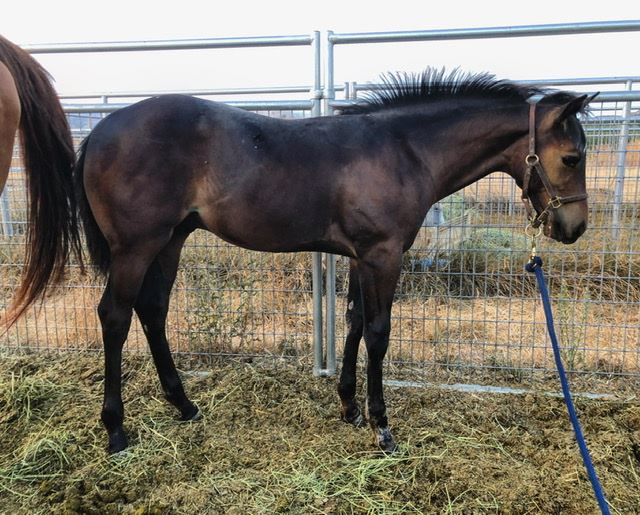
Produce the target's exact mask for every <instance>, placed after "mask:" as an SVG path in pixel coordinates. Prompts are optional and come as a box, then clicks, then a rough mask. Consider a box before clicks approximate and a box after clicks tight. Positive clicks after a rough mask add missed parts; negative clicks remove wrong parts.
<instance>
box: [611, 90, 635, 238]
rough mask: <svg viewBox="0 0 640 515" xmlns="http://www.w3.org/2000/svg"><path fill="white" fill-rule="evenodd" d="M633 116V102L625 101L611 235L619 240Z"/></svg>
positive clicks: (619, 139)
mask: <svg viewBox="0 0 640 515" xmlns="http://www.w3.org/2000/svg"><path fill="white" fill-rule="evenodd" d="M625 89H626V90H627V91H631V90H632V89H633V82H632V81H627V83H626V88H625ZM630 116H631V102H625V104H624V106H623V108H622V127H621V128H620V135H619V136H618V162H617V165H616V179H615V188H614V192H613V220H612V232H611V236H612V237H613V238H614V239H615V240H617V239H618V236H619V234H620V212H621V207H622V200H623V197H624V175H625V168H626V162H627V144H628V142H629V117H630Z"/></svg>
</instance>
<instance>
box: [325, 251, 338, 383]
mask: <svg viewBox="0 0 640 515" xmlns="http://www.w3.org/2000/svg"><path fill="white" fill-rule="evenodd" d="M326 264H327V267H326V273H327V277H326V287H327V299H326V315H327V319H326V326H325V327H326V330H327V364H326V369H325V375H327V376H333V375H335V373H336V256H335V255H334V254H326Z"/></svg>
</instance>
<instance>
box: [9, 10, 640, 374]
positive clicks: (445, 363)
mask: <svg viewBox="0 0 640 515" xmlns="http://www.w3.org/2000/svg"><path fill="white" fill-rule="evenodd" d="M623 30H624V31H629V30H635V31H637V30H640V22H637V21H635V22H606V23H588V24H575V25H574V24H566V25H553V26H549V25H544V26H527V27H505V28H490V29H459V30H450V31H423V32H410V33H406V32H403V33H376V34H334V33H331V32H329V33H328V34H327V35H326V38H325V44H324V56H321V46H322V45H321V38H320V34H319V33H318V32H315V33H313V34H311V35H309V36H281V37H271V38H231V39H211V40H189V41H188V42H180V41H174V42H144V43H118V44H109V45H101V44H87V45H50V46H32V47H27V49H28V50H30V51H32V52H34V53H45V52H96V51H100V52H107V51H118V52H123V51H134V50H135V51H140V50H149V51H151V50H167V49H172V50H180V49H184V48H189V49H195V48H220V49H223V48H232V47H247V46H252V47H253V46H256V47H260V46H268V47H271V46H275V47H278V46H291V45H303V46H308V47H309V48H310V59H309V62H310V63H311V66H310V70H311V81H312V85H311V86H310V87H306V86H294V87H289V86H285V87H282V88H271V89H267V88H253V89H248V88H245V89H240V90H239V89H233V90H200V91H190V92H188V93H190V94H194V95H198V96H204V97H214V98H215V97H219V96H222V95H224V96H231V97H233V98H236V99H237V98H241V97H244V98H247V97H248V98H251V97H252V96H253V97H255V96H257V95H264V94H271V95H273V96H274V97H275V96H280V98H282V96H283V95H290V94H294V93H296V94H305V92H308V98H307V99H306V100H277V99H276V100H261V101H255V100H249V101H246V100H236V101H234V102H231V103H233V104H234V105H236V106H239V107H243V108H245V109H250V110H253V111H258V112H262V113H265V114H268V115H271V116H281V117H304V116H318V115H331V114H332V113H333V109H335V108H336V107H340V106H342V105H344V104H345V103H348V102H353V101H354V100H355V99H357V98H358V95H359V94H360V92H361V91H363V90H367V89H371V88H376V87H380V86H379V85H375V84H374V85H372V84H358V83H354V82H348V83H346V84H343V85H335V84H334V79H333V77H334V66H335V56H334V50H335V48H334V47H335V46H336V45H344V44H373V43H384V42H403V43H406V44H410V42H413V41H434V40H457V39H478V38H489V37H492V38H507V37H509V38H512V37H523V36H546V35H560V34H565V35H571V34H576V33H599V32H616V31H623ZM321 57H324V58H323V59H321ZM323 62H324V81H323V80H322V75H323V74H322V73H321V68H322V64H323ZM537 82H538V83H539V84H540V85H546V86H562V87H566V88H568V89H570V88H588V89H597V88H600V87H602V86H603V85H605V84H615V85H618V86H619V87H616V89H617V90H616V91H610V92H606V93H603V94H601V96H600V97H599V98H598V101H597V102H596V103H594V104H593V105H592V110H593V113H592V115H591V116H590V117H588V118H586V119H585V120H583V122H584V125H585V129H586V132H587V137H588V146H589V164H588V190H589V194H590V197H591V203H590V206H591V207H590V209H591V213H590V215H591V224H590V229H589V231H588V233H587V234H586V235H585V236H584V237H583V238H582V239H581V240H579V242H578V243H576V244H575V245H573V246H571V247H563V246H561V245H559V244H555V243H551V242H545V243H544V246H543V253H544V256H545V258H546V259H545V260H546V268H547V269H548V271H549V276H550V285H551V289H552V292H553V295H554V301H555V305H556V309H557V311H558V313H557V318H558V322H559V333H560V336H561V339H562V340H563V343H564V346H565V360H566V361H567V364H568V368H569V369H571V370H574V371H585V372H595V373H601V374H607V375H611V374H613V375H617V374H634V375H636V374H638V373H640V354H639V352H640V351H639V349H640V309H639V308H640V243H639V242H638V238H637V237H636V233H637V230H638V228H639V227H638V226H639V220H640V211H639V209H640V205H639V204H640V191H639V190H640V165H639V161H640V110H639V106H640V91H638V90H637V89H634V88H637V85H638V84H639V83H640V77H635V76H629V77H616V78H582V79H573V78H572V79H567V80H562V81H554V82H551V81H537ZM154 93H156V92H147V95H152V94H154ZM137 96H142V95H140V94H139V93H132V92H118V93H110V94H104V93H97V94H95V95H93V94H92V95H87V96H86V97H83V98H78V97H76V98H74V99H70V98H63V102H64V103H65V104H66V110H67V113H68V116H69V119H70V122H71V124H72V127H73V128H74V135H75V136H76V138H77V141H78V142H79V141H80V139H81V138H82V137H83V136H84V135H86V134H87V133H88V131H89V130H90V129H91V127H93V126H94V125H95V123H96V122H97V121H99V120H100V119H101V117H102V116H104V114H105V113H108V112H110V111H113V110H115V109H118V108H120V107H121V106H122V105H125V104H124V103H121V101H122V99H127V100H128V101H131V100H133V99H135V98H134V97H137ZM337 96H340V97H342V98H340V99H338V98H337ZM72 101H73V102H75V103H72ZM78 101H80V102H81V103H80V104H78V103H77V102H78ZM114 101H115V102H114ZM518 197H519V195H518V194H517V192H516V190H515V186H514V184H513V181H512V180H511V179H510V178H508V177H507V176H505V175H500V174H494V175H492V176H490V177H488V178H486V179H483V180H482V181H480V182H478V183H476V184H474V185H473V186H470V187H468V188H466V189H465V190H463V191H461V192H458V193H456V194H454V195H452V196H451V197H449V198H447V199H444V200H443V201H442V202H441V203H440V204H439V205H438V206H437V209H438V213H437V216H432V217H430V219H429V220H427V221H426V223H425V226H424V227H423V228H422V229H421V231H420V234H419V235H418V238H417V239H416V242H415V244H414V246H413V247H412V249H410V251H409V252H408V253H407V254H406V257H405V260H404V264H403V275H402V278H401V280H400V284H399V286H398V292H397V296H396V303H395V305H394V312H393V322H392V327H393V328H392V334H391V345H390V350H389V359H388V362H389V364H390V365H391V366H394V367H398V368H402V369H405V370H409V371H410V374H411V375H412V377H414V376H415V375H416V374H422V373H425V372H429V373H432V372H433V371H438V370H444V371H451V370H456V371H464V372H465V373H476V372H481V371H483V370H486V369H491V370H498V371H502V372H505V373H507V374H512V375H514V374H515V375H522V374H523V373H526V372H528V371H539V370H546V369H548V368H550V367H551V366H552V362H551V355H550V351H549V348H548V345H547V340H546V334H545V331H544V324H543V319H542V313H541V310H540V308H539V307H538V305H537V301H536V297H535V291H534V285H533V282H532V280H531V279H530V278H528V277H525V275H524V274H523V273H522V266H523V263H524V261H525V256H526V249H527V246H526V241H525V238H524V236H523V234H522V226H523V221H524V219H525V216H524V214H523V212H522V208H521V206H520V203H519V200H518ZM0 206H1V208H2V233H3V237H2V242H1V244H2V245H1V248H2V261H1V262H0V273H1V274H2V277H3V284H5V288H4V292H5V294H4V295H3V300H4V301H6V299H8V298H9V295H10V292H11V291H13V290H14V289H15V285H16V282H17V274H18V272H19V269H20V268H21V259H22V254H21V245H22V242H23V236H22V235H23V234H24V229H25V223H26V222H25V221H24V220H26V216H25V205H24V190H23V188H22V177H21V169H20V156H18V155H16V161H15V171H14V172H13V173H12V174H11V178H10V181H9V183H8V187H7V190H6V192H5V194H3V197H2V202H1V203H0ZM346 275H347V266H346V260H345V259H344V258H340V257H338V258H336V257H335V256H327V255H325V256H322V255H320V254H318V253H314V254H312V255H311V256H309V255H308V254H283V255H270V254H260V253H255V252H250V251H246V250H242V249H238V248H235V247H231V246H229V245H227V244H226V243H224V242H221V241H220V240H219V239H217V238H216V237H214V236H212V235H209V234H206V233H200V232H198V233H196V234H194V235H193V236H192V237H191V238H190V240H189V242H188V244H187V246H186V248H185V252H184V254H183V259H182V265H181V268H180V271H179V276H178V280H177V282H176V288H175V289H174V293H173V296H172V304H171V313H170V315H169V320H168V333H169V339H170V341H172V344H173V346H174V349H175V350H176V351H178V352H183V353H189V354H207V355H209V354H227V355H241V356H247V357H248V356H265V355H271V356H277V357H283V356H284V357H295V358H302V359H309V360H311V359H312V360H313V363H314V373H315V374H317V375H331V374H333V373H335V369H336V356H339V355H340V353H341V352H340V351H341V342H342V340H343V337H344V335H345V328H344V324H343V321H342V313H343V312H344V309H345V299H346V281H347V277H346ZM53 293H54V294H53V295H52V296H50V297H49V298H48V299H47V300H46V301H45V302H44V304H43V306H42V307H41V308H40V309H38V308H36V309H34V310H32V311H31V312H30V313H29V314H28V316H27V317H26V318H25V319H24V320H23V321H21V322H20V323H19V324H18V325H17V326H16V327H15V328H14V329H12V330H11V331H10V332H9V333H7V334H6V335H5V336H3V340H2V345H3V346H5V347H8V348H17V349H65V350H75V349H93V348H100V347H101V344H100V343H99V342H100V337H99V332H98V327H99V324H98V323H97V320H96V317H95V314H94V313H95V305H96V304H97V299H98V298H99V295H100V293H101V285H100V284H99V282H98V281H96V280H94V279H92V278H90V277H81V276H79V273H78V270H77V269H76V268H73V267H72V269H71V272H70V277H69V278H68V280H67V282H66V284H65V285H64V286H62V287H61V288H58V290H57V291H56V292H53ZM127 345H128V349H130V350H142V349H144V348H145V343H144V336H143V334H142V331H141V330H140V329H139V327H137V326H136V327H134V328H133V330H132V333H131V336H130V338H129V341H128V344H127Z"/></svg>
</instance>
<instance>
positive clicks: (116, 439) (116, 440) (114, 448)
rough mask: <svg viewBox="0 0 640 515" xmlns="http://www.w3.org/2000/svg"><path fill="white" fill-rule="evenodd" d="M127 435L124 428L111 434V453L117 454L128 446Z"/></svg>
mask: <svg viewBox="0 0 640 515" xmlns="http://www.w3.org/2000/svg"><path fill="white" fill-rule="evenodd" d="M127 445H128V444H127V436H126V435H125V434H124V430H123V429H117V430H116V431H114V432H113V433H111V434H110V435H109V449H108V450H109V454H117V453H119V452H122V451H124V450H125V449H126V448H127Z"/></svg>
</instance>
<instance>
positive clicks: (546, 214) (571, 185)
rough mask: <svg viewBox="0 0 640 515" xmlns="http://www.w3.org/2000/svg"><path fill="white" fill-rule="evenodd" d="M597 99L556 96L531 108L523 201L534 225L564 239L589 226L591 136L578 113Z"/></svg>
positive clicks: (549, 235)
mask: <svg viewBox="0 0 640 515" xmlns="http://www.w3.org/2000/svg"><path fill="white" fill-rule="evenodd" d="M594 97H595V95H594V96H588V95H582V96H572V95H569V94H567V93H556V94H551V95H548V96H546V97H543V98H542V100H540V101H539V102H538V103H537V104H532V106H531V108H530V111H529V117H530V119H529V137H528V154H527V156H526V159H525V162H524V165H525V172H524V174H523V177H524V178H523V181H522V182H523V184H522V188H523V200H524V202H525V205H526V206H527V209H528V211H529V216H530V217H531V218H532V220H533V222H532V224H533V225H534V226H542V227H543V231H544V234H545V235H547V236H548V237H550V238H553V239H554V240H556V241H561V242H562V243H573V242H574V241H576V240H577V239H578V238H579V237H580V236H581V235H582V233H584V231H585V229H586V228H587V219H588V209H587V191H586V181H585V165H586V149H585V144H586V138H585V135H584V131H583V130H582V126H581V124H580V122H579V121H578V119H577V116H576V115H577V114H578V113H579V112H582V111H584V109H585V107H586V105H587V104H588V103H589V102H590V101H591V100H593V98H594Z"/></svg>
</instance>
